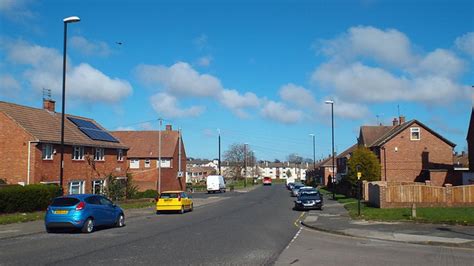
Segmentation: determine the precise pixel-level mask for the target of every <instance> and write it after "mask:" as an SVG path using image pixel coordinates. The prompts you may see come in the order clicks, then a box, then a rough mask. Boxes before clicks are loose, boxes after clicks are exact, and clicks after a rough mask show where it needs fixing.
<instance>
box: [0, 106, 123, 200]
mask: <svg viewBox="0 0 474 266" xmlns="http://www.w3.org/2000/svg"><path fill="white" fill-rule="evenodd" d="M43 107H44V108H43V109H37V108H32V107H27V106H22V105H17V104H13V103H7V102H1V101H0V147H1V148H0V158H1V160H0V178H1V179H5V181H6V182H7V183H8V184H21V185H27V184H39V183H42V184H48V183H55V184H59V170H60V168H59V166H60V143H61V113H56V112H55V110H54V108H55V102H54V101H53V100H49V99H45V100H44V101H43ZM64 123H65V124H64V144H65V146H64V174H63V189H64V191H65V193H69V194H81V193H101V192H102V190H103V186H104V184H105V180H106V177H107V176H108V175H109V174H112V175H114V176H116V177H123V178H125V176H126V170H127V165H126V158H127V150H128V147H127V146H126V145H124V144H123V143H122V142H120V141H119V140H117V139H116V138H114V137H113V136H112V135H110V134H109V133H108V132H107V131H106V130H105V129H104V128H103V127H102V126H101V125H99V124H98V123H97V122H96V121H94V120H93V119H90V118H85V117H79V116H73V115H68V114H67V115H66V117H65V121H64Z"/></svg>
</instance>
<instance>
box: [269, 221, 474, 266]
mask: <svg viewBox="0 0 474 266" xmlns="http://www.w3.org/2000/svg"><path fill="white" fill-rule="evenodd" d="M473 262H474V249H468V248H457V247H441V246H431V245H417V244H407V243H402V242H393V241H383V240H374V239H366V238H355V237H347V236H340V235H332V234H328V233H323V232H319V231H314V230H311V229H306V228H305V227H303V228H302V229H301V230H300V231H299V232H298V233H297V234H296V236H295V238H294V239H293V241H292V242H291V244H290V245H289V246H288V247H287V248H286V249H285V251H284V252H282V254H281V255H280V257H279V258H278V260H277V262H276V263H275V265H293V266H299V265H308V266H313V265H354V266H357V265H360V266H367V265H384V266H392V265H402V266H408V265H414V266H415V265H416V266H423V265H427V266H438V265H439V266H445V265H449V266H458V265H466V266H471V265H474V264H473Z"/></svg>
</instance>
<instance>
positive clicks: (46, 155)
mask: <svg viewBox="0 0 474 266" xmlns="http://www.w3.org/2000/svg"><path fill="white" fill-rule="evenodd" d="M48 148H49V149H48ZM41 153H42V155H41V157H42V158H43V160H53V156H54V149H53V144H46V143H43V145H42V149H41Z"/></svg>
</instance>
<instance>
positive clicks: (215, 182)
mask: <svg viewBox="0 0 474 266" xmlns="http://www.w3.org/2000/svg"><path fill="white" fill-rule="evenodd" d="M206 186H207V193H211V192H212V193H215V192H225V181H224V177H223V176H221V175H210V176H208V177H207V180H206Z"/></svg>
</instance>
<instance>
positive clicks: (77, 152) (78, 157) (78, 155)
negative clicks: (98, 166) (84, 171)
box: [72, 146, 84, 160]
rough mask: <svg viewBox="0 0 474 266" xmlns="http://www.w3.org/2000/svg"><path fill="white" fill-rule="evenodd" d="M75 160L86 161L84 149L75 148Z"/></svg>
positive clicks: (73, 155) (73, 157)
mask: <svg viewBox="0 0 474 266" xmlns="http://www.w3.org/2000/svg"><path fill="white" fill-rule="evenodd" d="M72 159H73V160H84V147H82V146H74V148H73V153H72Z"/></svg>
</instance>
